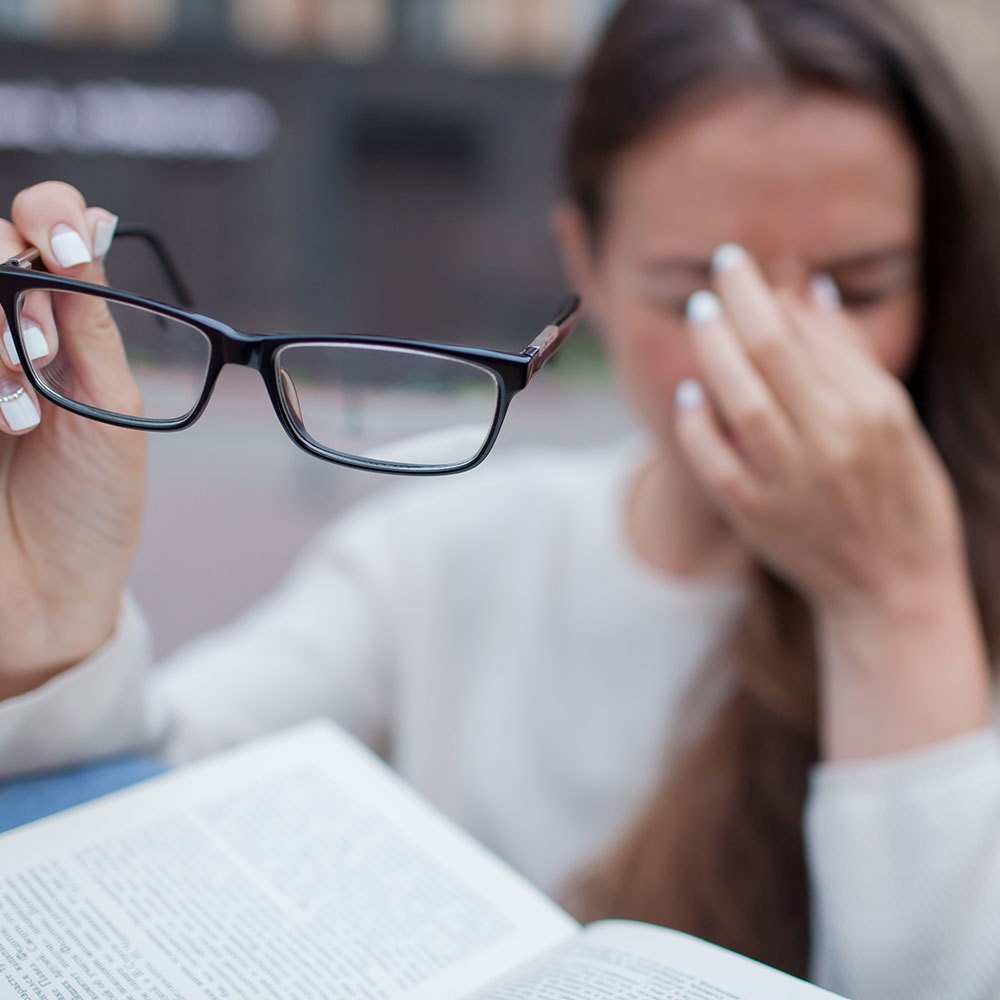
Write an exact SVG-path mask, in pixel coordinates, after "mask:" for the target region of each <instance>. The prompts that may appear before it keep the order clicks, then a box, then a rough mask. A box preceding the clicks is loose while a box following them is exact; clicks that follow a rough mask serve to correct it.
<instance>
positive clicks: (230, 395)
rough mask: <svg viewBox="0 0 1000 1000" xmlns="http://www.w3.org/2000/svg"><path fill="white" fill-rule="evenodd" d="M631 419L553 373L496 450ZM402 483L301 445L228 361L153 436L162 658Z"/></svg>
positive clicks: (136, 581) (520, 409)
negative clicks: (171, 424)
mask: <svg viewBox="0 0 1000 1000" xmlns="http://www.w3.org/2000/svg"><path fill="white" fill-rule="evenodd" d="M629 426H630V421H629V418H628V417H627V416H626V414H625V413H624V411H623V408H622V406H621V404H620V402H619V401H618V400H617V399H616V397H615V394H614V392H613V391H612V390H611V389H610V388H609V387H608V386H607V385H604V384H602V383H601V382H598V381H594V380H593V379H591V380H588V381H580V380H575V381H571V380H569V379H566V378H564V377H561V376H560V375H558V374H557V373H555V372H552V373H550V372H546V373H544V375H543V376H541V377H540V378H539V379H538V380H537V381H536V382H534V383H532V385H531V387H530V388H529V389H528V390H526V391H525V392H524V393H522V394H521V395H520V396H518V397H517V398H516V399H515V400H514V402H513V403H512V405H511V409H510V413H509V416H508V419H507V422H506V423H505V425H504V429H503V431H502V432H501V437H500V441H499V442H498V443H497V446H496V447H497V450H498V451H502V450H505V449H510V448H516V447H518V446H519V445H520V444H523V443H524V442H525V441H540V442H551V443H556V444H575V443H586V442H598V441H608V440H613V439H615V438H616V437H618V436H619V435H620V434H621V433H623V432H624V431H625V430H627V429H628V427H629ZM496 453H497V451H495V452H494V455H495V454H496ZM489 460H490V459H487V461H489ZM396 484H398V479H397V478H396V477H386V476H378V475H374V474H371V473H364V472H354V471H350V470H343V469H339V468H338V467H336V466H333V465H329V464H327V463H325V462H321V461H318V460H316V459H313V458H310V457H309V456H308V455H305V454H303V453H300V452H299V450H298V449H297V448H296V447H295V446H294V445H293V444H292V443H291V442H290V441H289V440H288V439H287V438H286V437H285V434H284V432H283V431H282V430H281V428H280V427H279V425H278V422H277V419H276V418H275V416H274V413H273V411H272V410H271V405H270V402H269V400H268V398H267V395H266V393H265V391H264V386H263V383H262V382H261V381H260V378H259V376H257V374H256V373H254V372H251V371H241V370H238V369H237V370H233V369H227V371H226V372H224V373H223V377H222V379H221V381H220V383H219V386H218V389H217V390H216V394H215V396H214V397H213V399H212V402H211V403H210V404H209V408H208V410H207V411H206V413H205V415H204V416H203V417H202V418H201V420H200V421H199V422H198V423H197V424H196V425H195V426H194V427H192V428H191V429H190V430H187V431H182V432H180V433H177V434H160V435H151V436H150V491H149V505H148V517H147V520H146V527H145V531H144V534H143V539H142V542H141V546H140V551H139V556H138V560H137V563H136V566H135V570H134V573H133V587H134V589H135V591H136V593H137V594H138V595H139V598H140V600H141V601H142V603H143V605H144V607H145V608H146V610H147V613H148V614H149V616H150V619H151V621H152V624H153V630H154V634H155V636H156V641H157V648H158V651H159V652H160V654H161V655H162V654H163V653H165V652H167V651H169V650H170V649H172V648H173V647H174V646H176V645H177V644H178V643H179V642H181V641H182V640H184V639H185V638H188V637H190V636H192V635H195V634H197V633H199V632H201V631H203V630H204V629H206V628H209V627H211V626H212V625H215V624H218V623H220V622H223V621H226V620H228V619H229V618H231V617H232V616H233V615H234V614H236V613H238V611H239V610H240V609H241V608H243V607H245V606H246V605H247V604H248V603H249V602H251V601H252V600H253V599H254V598H255V597H258V596H260V595H261V594H263V593H265V592H266V591H267V590H268V589H269V588H270V587H271V585H272V584H273V583H275V582H276V581H277V580H278V579H279V578H280V577H281V575H282V574H283V573H284V571H285V570H286V568H287V567H288V565H289V564H290V562H291V561H292V559H293V558H294V557H295V555H296V553H297V552H298V550H299V548H300V547H301V545H302V544H303V543H304V542H305V541H306V539H308V537H309V536H310V535H311V534H312V533H313V532H314V531H315V530H316V529H317V528H318V527H319V526H320V525H322V524H324V523H325V522H326V521H327V520H328V519H329V518H330V517H331V516H332V515H333V514H334V513H335V512H336V511H337V510H340V509H342V508H343V507H344V506H345V505H346V504H348V503H350V502H352V501H355V500H357V499H358V498H359V497H361V496H363V495H364V494H365V493H367V492H370V491H371V490H373V489H376V488H379V487H384V486H386V485H396Z"/></svg>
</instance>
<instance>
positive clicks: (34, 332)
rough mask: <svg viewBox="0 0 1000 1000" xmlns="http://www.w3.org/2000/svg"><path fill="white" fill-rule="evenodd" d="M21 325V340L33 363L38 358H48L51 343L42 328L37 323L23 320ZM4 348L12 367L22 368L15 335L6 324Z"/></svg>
mask: <svg viewBox="0 0 1000 1000" xmlns="http://www.w3.org/2000/svg"><path fill="white" fill-rule="evenodd" d="M21 324H22V325H21V340H22V342H23V343H24V349H25V350H26V351H27V352H28V358H29V359H30V360H31V361H35V360H37V359H38V358H44V357H47V356H48V353H49V342H48V341H47V340H46V339H45V334H44V333H43V332H42V328H41V327H40V326H39V325H38V324H37V323H32V322H31V320H22V321H21ZM3 346H4V350H5V351H6V352H7V358H8V360H9V361H10V363H11V365H13V366H14V367H15V368H20V367H21V360H20V358H19V357H18V356H17V347H16V346H15V344H14V335H13V334H12V333H11V332H10V327H9V326H7V324H6V323H4V328H3Z"/></svg>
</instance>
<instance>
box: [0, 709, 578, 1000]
mask: <svg viewBox="0 0 1000 1000" xmlns="http://www.w3.org/2000/svg"><path fill="white" fill-rule="evenodd" d="M577 931H578V928H577V925H576V924H575V922H574V921H572V920H571V919H570V918H569V917H568V916H567V915H566V914H564V913H563V912H562V911H561V910H559V909H558V908H557V907H556V906H555V904H553V903H551V902H550V901H548V900H547V899H546V898H545V897H544V896H543V895H542V894H541V893H539V892H538V891H537V890H535V889H534V888H532V887H531V886H529V885H528V884H527V883H526V882H525V881H523V880H522V879H521V878H520V877H518V876H517V875H515V874H514V873H513V872H512V871H510V870H509V869H507V868H506V867H505V866H504V865H502V864H501V863H500V862H499V861H497V860H495V859H494V858H493V857H492V856H490V855H489V854H488V853H487V852H486V851H485V849H483V848H481V847H479V845H477V844H476V843H475V842H474V841H473V840H472V839H471V838H470V837H468V836H466V835H465V834H464V833H462V832H461V831H459V830H458V829H457V828H456V827H455V826H454V825H453V824H452V823H450V822H449V821H448V820H446V819H444V818H443V817H441V816H440V815H439V814H438V813H437V812H436V811H435V810H434V809H433V808H432V807H430V806H429V805H427V804H426V803H424V802H423V801H422V800H421V799H420V798H419V796H418V795H417V794H416V793H415V792H413V791H412V790H411V789H410V788H409V787H408V786H406V785H405V783H404V782H403V781H402V780H401V779H400V778H398V777H397V776H396V775H395V774H394V773H393V772H391V771H390V770H389V768H388V767H387V766H386V765H385V764H383V763H382V762H381V761H380V760H378V758H376V757H375V756H374V755H373V754H371V753H370V752H369V751H368V750H366V749H365V748H363V747H361V746H360V745H359V744H357V743H356V742H355V741H354V740H353V739H352V738H351V737H349V736H347V735H346V734H343V733H342V732H340V731H339V730H337V729H335V728H334V727H332V726H330V725H327V724H323V723H315V724H310V725H309V726H305V727H300V728H299V729H297V730H293V731H291V732H289V733H286V734H282V735H279V736H277V737H271V738H269V739H267V740H262V741H258V742H257V743H254V744H252V745H250V746H248V747H244V748H242V749H239V750H235V751H231V752H229V753H227V754H223V755H220V756H219V757H217V758H214V759H210V760H208V761H204V762H202V763H199V764H195V765H192V766H190V767H188V768H184V769H182V770H180V771H176V772H173V773H171V774H167V775H165V776H163V777H161V778H155V779H153V780H152V781H150V782H147V783H146V784H144V785H139V786H134V787H132V788H129V789H125V790H123V791H121V792H117V793H115V794H114V795H112V796H110V797H108V798H106V799H103V800H99V801H96V802H93V803H90V804H87V805H84V806H79V807H77V808H76V809H73V810H70V811H68V812H66V813H63V814H61V815H59V816H55V817H51V818H49V819H46V820H41V821H39V822H38V823H34V824H31V825H30V826H27V827H24V828H22V829H20V830H15V831H13V832H11V833H9V834H6V835H4V836H2V837H0V997H3V998H7V997H17V998H22V1000H23V998H32V1000H34V998H53V1000H56V998H65V997H74V998H76V997H86V998H102V1000H104V998H109V1000H110V998H118V997H128V998H130V1000H146V998H150V1000H152V998H156V1000H180V998H184V1000H192V998H202V997H204V998H209V1000H224V998H226V1000H228V998H237V997H239V998H251V997H267V998H274V997H281V998H282V1000H312V998H328V1000H341V998H344V1000H347V998H351V1000H392V998H395V997H405V998H407V1000H430V998H433V1000H447V998H449V997H456V998H457V997H460V996H462V995H464V994H465V993H466V992H468V991H469V990H471V989H473V988H475V987H476V986H478V985H480V984H482V983H484V982H488V981H490V980H491V979H493V978H494V977H495V976H496V975H497V974H498V973H499V972H500V971H501V970H503V969H509V968H512V967H513V966H514V965H516V964H517V963H519V962H522V961H524V960H525V959H526V958H530V957H532V956H534V955H536V954H538V953H540V951H542V950H543V949H544V948H546V947H547V946H549V945H552V944H554V943H557V942H561V941H563V940H566V939H568V938H569V937H571V936H572V935H573V934H575V933H577Z"/></svg>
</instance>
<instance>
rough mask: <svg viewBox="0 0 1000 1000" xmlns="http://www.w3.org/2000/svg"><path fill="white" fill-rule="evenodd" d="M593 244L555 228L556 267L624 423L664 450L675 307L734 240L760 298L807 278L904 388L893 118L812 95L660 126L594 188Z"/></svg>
mask: <svg viewBox="0 0 1000 1000" xmlns="http://www.w3.org/2000/svg"><path fill="white" fill-rule="evenodd" d="M605 193H606V202H605V205H606V212H605V217H604V223H603V229H602V232H601V237H600V240H599V245H598V246H597V247H593V246H592V245H591V242H590V240H589V239H588V237H587V234H586V231H585V228H584V226H583V223H582V220H580V218H579V217H578V216H574V215H573V213H569V214H568V215H566V216H564V217H563V219H562V224H561V225H560V227H559V228H560V235H561V238H562V242H563V247H564V250H565V251H566V254H567V258H568V261H569V264H570V268H571V270H572V271H573V272H574V278H576V279H577V280H578V281H579V283H580V285H581V286H582V288H583V291H584V294H585V296H586V298H587V302H588V305H589V308H590V311H591V315H592V317H593V318H594V319H595V321H596V322H597V323H598V325H599V326H600V327H601V329H602V330H603V332H604V335H605V337H606V342H607V344H608V347H609V350H610V352H611V355H612V358H613V360H614V362H615V364H616V367H617V369H618V372H619V375H620V377H621V379H622V380H623V382H624V385H625V388H626V391H627V392H628V393H629V395H630V397H631V399H632V403H633V405H634V406H635V407H636V408H637V409H638V411H639V415H640V417H641V418H642V419H643V420H644V422H645V423H646V424H647V425H648V426H649V427H650V429H651V430H653V431H654V433H656V434H657V436H658V437H659V438H660V440H661V441H662V442H663V443H664V444H666V443H667V442H669V440H670V437H671V435H670V428H671V417H672V413H673V406H674V403H673V398H674V389H675V387H676V386H677V384H678V383H679V382H680V381H682V380H683V379H685V378H688V377H691V376H697V374H698V372H697V371H696V368H695V363H694V359H693V355H692V351H691V349H690V347H689V344H688V340H687V333H686V327H685V320H684V309H685V305H686V303H687V300H688V298H689V297H690V296H691V295H692V294H693V293H694V292H696V291H698V290H699V289H702V288H705V287H706V286H708V285H709V284H710V273H709V261H710V259H711V257H712V253H713V251H714V250H715V249H716V248H717V247H719V246H721V245H722V244H725V243H738V244H740V245H741V246H743V247H745V248H746V249H747V250H749V251H750V252H751V253H752V254H753V255H754V256H755V257H756V258H757V260H758V261H759V262H760V264H761V266H762V268H763V270H764V273H765V275H766V277H767V278H768V280H769V281H770V283H771V285H772V287H773V288H774V289H775V290H776V291H782V292H787V293H791V294H794V295H797V296H801V297H803V298H808V297H809V296H810V295H811V283H812V280H813V278H815V277H816V276H817V275H821V274H827V275H829V276H830V277H832V278H833V280H834V281H835V282H836V284H837V286H838V288H839V290H840V293H841V296H842V299H843V305H844V308H845V309H846V310H848V312H849V313H850V315H851V316H852V317H853V318H854V320H855V321H856V323H857V324H858V325H859V327H860V328H861V329H862V330H863V331H864V332H865V334H866V335H867V337H868V338H869V339H870V341H871V344H872V348H873V351H874V354H875V356H876V358H877V359H878V361H879V363H880V364H882V365H883V366H884V367H885V368H887V369H888V370H890V371H891V372H893V373H894V374H896V375H900V376H902V375H905V373H906V372H907V370H908V368H909V366H910V364H911V362H912V359H913V356H914V352H915V350H916V347H917V340H918V331H919V328H920V323H921V311H922V296H921V289H920V275H919V262H920V258H921V248H920V241H921V224H920V201H921V192H920V177H919V169H918V164H917V160H916V157H915V155H914V153H913V151H912V149H911V147H910V144H909V142H908V140H907V138H906V136H905V135H904V133H903V132H902V131H901V130H900V128H899V127H898V126H897V125H896V123H895V122H894V120H893V119H892V118H890V117H889V116H888V115H886V114H885V113H883V112H882V111H880V110H878V109H876V108H874V107H872V106H871V105H868V104H864V103H862V102H860V101H857V100H852V99H849V98H844V97H840V96H837V95H833V94H827V93H823V92H807V93H804V94H799V95H793V94H789V93H785V92H762V93H758V94H753V95H749V96H743V97H739V98H734V99H731V100H727V101H725V102H723V103H720V104H718V105H716V106H714V107H713V108H711V110H709V111H708V112H706V113H702V114H699V115H695V116H692V117H691V118H690V119H689V120H686V121H685V122H683V123H682V124H679V125H672V126H665V127H664V128H662V129H660V130H658V131H655V132H654V133H653V134H651V135H649V136H648V137H646V138H645V139H643V140H641V141H640V142H638V143H636V144H635V145H634V146H633V147H631V148H630V149H628V150H626V151H625V153H624V154H623V155H621V156H620V157H619V158H618V160H617V161H616V163H615V166H614V169H613V171H612V173H611V176H610V178H609V180H608V184H607V187H606V189H605Z"/></svg>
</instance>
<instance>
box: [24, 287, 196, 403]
mask: <svg viewBox="0 0 1000 1000" xmlns="http://www.w3.org/2000/svg"><path fill="white" fill-rule="evenodd" d="M18 322H19V325H20V330H21V335H22V338H23V340H24V341H25V342H26V343H27V342H28V340H29V333H28V331H29V330H30V329H31V328H32V327H35V328H40V329H41V331H42V333H43V334H44V336H45V340H46V345H47V346H48V348H49V353H48V355H46V356H44V357H39V358H37V359H30V358H29V361H28V363H29V364H30V365H31V367H32V369H33V371H34V372H35V374H36V376H37V377H38V379H39V381H40V382H41V383H42V384H43V385H44V386H45V387H46V388H48V389H49V390H51V391H52V392H54V393H56V394H57V395H59V396H61V397H62V398H64V399H68V400H70V401H72V402H74V403H80V404H82V405H83V406H89V407H93V408H96V409H100V410H104V411H106V412H108V413H113V414H116V415H118V416H124V417H141V418H144V419H146V420H150V421H154V422H155V421H163V422H168V421H176V420H178V419H180V418H183V417H185V416H187V414H189V413H190V412H191V410H192V409H193V408H194V406H195V404H196V403H197V402H198V399H199V397H200V396H201V393H202V389H203V388H204V385H205V374H206V372H207V371H208V362H209V357H210V354H211V344H210V343H209V340H208V338H207V337H206V336H205V334H203V333H202V332H201V330H198V329H197V328H196V327H193V326H190V325H188V324H187V323H183V322H181V321H179V320H175V319H172V318H170V317H167V316H163V315H161V314H159V313H154V312H150V311H148V310H146V309H142V308H139V307H137V306H130V305H123V304H121V303H118V302H111V301H109V300H107V299H103V298H100V297H98V296H94V295H88V294H86V293H81V292H56V291H44V292H43V291H38V290H36V291H32V292H28V293H22V295H21V296H20V298H19V300H18ZM107 324H113V325H114V327H115V328H117V331H118V344H119V345H120V350H122V351H123V352H124V354H125V357H126V360H127V362H128V370H129V372H131V375H132V378H133V380H134V382H135V387H136V388H137V389H138V393H134V392H131V393H127V392H123V391H122V390H123V387H122V385H121V378H120V374H119V373H120V371H121V367H120V365H110V364H109V361H110V360H111V359H110V358H109V357H108V356H107V353H106V352H107V349H108V348H107V345H108V343H109V339H108V338H107V337H106V336H105V337H103V338H102V339H101V345H102V347H101V349H100V350H97V349H95V343H94V337H95V334H94V333H93V332H92V331H102V332H103V330H104V329H106V326H107ZM34 339H35V340H36V341H37V334H35V335H34ZM110 343H114V341H110ZM57 347H58V352H56V348H57ZM108 368H113V369H114V371H107V370H105V369H108Z"/></svg>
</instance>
